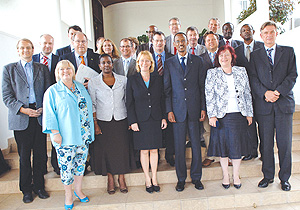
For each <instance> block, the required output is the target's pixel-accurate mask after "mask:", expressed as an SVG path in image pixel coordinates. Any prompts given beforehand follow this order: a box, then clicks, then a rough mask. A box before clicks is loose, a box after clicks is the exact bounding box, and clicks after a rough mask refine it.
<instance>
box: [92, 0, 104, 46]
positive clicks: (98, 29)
mask: <svg viewBox="0 0 300 210" xmlns="http://www.w3.org/2000/svg"><path fill="white" fill-rule="evenodd" d="M92 7H93V22H94V36H95V49H97V47H96V40H97V39H98V37H100V36H101V37H103V36H104V30H103V10H102V5H101V3H100V1H99V0H92Z"/></svg>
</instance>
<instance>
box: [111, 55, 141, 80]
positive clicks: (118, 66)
mask: <svg viewBox="0 0 300 210" xmlns="http://www.w3.org/2000/svg"><path fill="white" fill-rule="evenodd" d="M135 64H136V61H135V60H134V59H132V58H131V60H130V63H129V67H128V72H127V75H125V71H124V66H123V60H122V57H120V58H118V59H116V60H114V68H113V71H114V72H115V73H116V74H120V75H123V76H127V77H129V76H131V75H134V74H136V67H135Z"/></svg>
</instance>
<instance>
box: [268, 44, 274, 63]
mask: <svg viewBox="0 0 300 210" xmlns="http://www.w3.org/2000/svg"><path fill="white" fill-rule="evenodd" d="M273 50H274V49H273V48H269V49H267V53H268V59H269V62H270V64H271V66H273V60H272V55H271V52H272V51H273Z"/></svg>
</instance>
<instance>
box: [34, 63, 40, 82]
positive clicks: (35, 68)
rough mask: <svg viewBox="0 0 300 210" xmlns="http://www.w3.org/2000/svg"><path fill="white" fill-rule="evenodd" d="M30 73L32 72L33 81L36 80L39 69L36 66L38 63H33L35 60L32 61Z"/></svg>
mask: <svg viewBox="0 0 300 210" xmlns="http://www.w3.org/2000/svg"><path fill="white" fill-rule="evenodd" d="M32 71H33V72H32V73H33V82H34V81H35V80H36V78H37V76H38V74H39V72H40V71H41V69H40V68H39V67H38V65H36V64H35V62H32Z"/></svg>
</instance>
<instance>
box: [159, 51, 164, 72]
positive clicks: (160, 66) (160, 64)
mask: <svg viewBox="0 0 300 210" xmlns="http://www.w3.org/2000/svg"><path fill="white" fill-rule="evenodd" d="M157 56H158V58H157V72H158V74H159V75H160V76H162V75H163V73H164V68H163V65H162V60H161V54H158V55H157Z"/></svg>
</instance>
